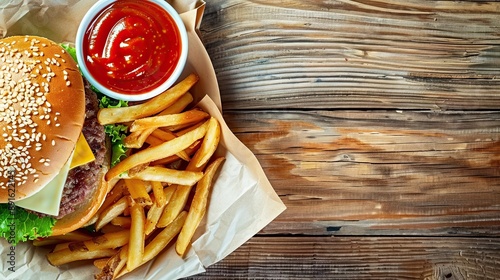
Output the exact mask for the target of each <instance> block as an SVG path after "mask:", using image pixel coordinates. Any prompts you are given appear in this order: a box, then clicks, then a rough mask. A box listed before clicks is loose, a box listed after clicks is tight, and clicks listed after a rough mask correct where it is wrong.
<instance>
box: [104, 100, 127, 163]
mask: <svg viewBox="0 0 500 280" xmlns="http://www.w3.org/2000/svg"><path fill="white" fill-rule="evenodd" d="M127 106H128V102H127V101H123V100H116V99H112V98H110V97H107V96H105V95H102V96H101V97H100V100H99V107H100V108H120V107H127ZM127 130H128V128H127V126H125V125H122V124H108V125H105V126H104V131H105V132H106V134H107V135H108V137H109V138H110V140H111V167H113V166H115V165H116V164H118V163H119V162H120V161H121V160H122V159H124V158H126V157H127V154H126V153H127V148H126V147H125V145H124V144H123V139H125V137H126V133H127Z"/></svg>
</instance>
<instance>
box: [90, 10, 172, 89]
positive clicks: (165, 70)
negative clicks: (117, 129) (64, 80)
mask: <svg viewBox="0 0 500 280" xmlns="http://www.w3.org/2000/svg"><path fill="white" fill-rule="evenodd" d="M83 46H84V49H83V55H84V57H85V60H86V61H85V63H86V65H87V68H88V69H89V72H90V73H92V76H93V77H94V79H96V80H97V81H98V82H99V83H101V84H102V85H104V86H106V87H108V88H110V89H112V90H115V91H118V92H121V93H125V94H140V93H144V92H147V91H149V90H152V89H154V88H156V87H157V86H159V85H160V84H162V83H163V82H164V81H165V80H167V79H168V77H169V76H170V75H171V74H172V72H173V71H174V69H175V65H176V63H177V61H178V60H179V56H180V53H181V39H180V34H179V30H178V29H177V27H176V25H175V23H174V20H173V19H172V18H171V17H170V15H168V14H167V12H165V11H164V10H163V9H162V8H161V7H159V6H158V5H156V4H155V3H152V2H149V1H134V0H120V1H116V2H114V3H112V4H110V5H109V6H108V7H106V8H105V9H104V10H103V11H102V12H101V13H100V14H99V15H97V16H96V18H95V19H94V20H93V21H92V23H91V25H90V27H89V29H88V30H87V32H86V33H85V37H84V41H83Z"/></svg>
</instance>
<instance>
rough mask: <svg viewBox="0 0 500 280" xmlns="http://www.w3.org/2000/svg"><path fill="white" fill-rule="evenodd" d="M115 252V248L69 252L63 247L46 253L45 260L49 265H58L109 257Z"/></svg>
mask: <svg viewBox="0 0 500 280" xmlns="http://www.w3.org/2000/svg"><path fill="white" fill-rule="evenodd" d="M116 252H117V250H115V249H102V250H96V251H74V252H71V251H70V250H69V249H64V250H60V251H56V252H52V253H48V254H47V260H48V261H49V263H50V264H51V265H54V266H60V265H63V264H66V263H70V262H74V261H81V260H92V259H97V258H105V257H111V256H113V255H114V254H116Z"/></svg>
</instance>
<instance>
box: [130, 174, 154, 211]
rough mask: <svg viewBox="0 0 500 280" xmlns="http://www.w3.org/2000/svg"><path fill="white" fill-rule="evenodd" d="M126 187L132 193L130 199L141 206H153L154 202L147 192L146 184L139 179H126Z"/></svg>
mask: <svg viewBox="0 0 500 280" xmlns="http://www.w3.org/2000/svg"><path fill="white" fill-rule="evenodd" d="M139 173H140V172H139ZM124 181H125V185H126V186H127V189H128V191H129V193H130V197H131V198H132V199H133V200H134V201H135V202H136V203H139V204H140V205H141V206H143V207H144V206H146V205H148V206H149V205H151V204H153V201H151V198H150V197H149V194H148V192H147V186H146V182H144V181H143V180H137V179H125V180H124Z"/></svg>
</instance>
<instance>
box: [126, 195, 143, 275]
mask: <svg viewBox="0 0 500 280" xmlns="http://www.w3.org/2000/svg"><path fill="white" fill-rule="evenodd" d="M130 216H131V219H132V224H131V225H130V240H129V243H128V244H129V245H128V246H129V247H128V260H127V269H128V270H130V271H131V270H134V269H135V268H136V267H138V266H139V265H140V264H141V260H142V258H143V254H144V240H145V238H146V237H145V234H144V225H145V220H146V218H145V215H144V208H143V207H142V206H141V205H140V204H138V203H135V202H134V201H132V202H131V206H130Z"/></svg>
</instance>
